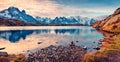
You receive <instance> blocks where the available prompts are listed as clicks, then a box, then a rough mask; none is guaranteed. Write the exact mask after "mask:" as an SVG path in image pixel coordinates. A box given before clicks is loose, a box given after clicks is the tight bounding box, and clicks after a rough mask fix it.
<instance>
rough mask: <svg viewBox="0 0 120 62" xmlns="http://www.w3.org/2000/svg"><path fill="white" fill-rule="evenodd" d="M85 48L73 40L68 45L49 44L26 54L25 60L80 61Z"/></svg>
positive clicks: (41, 61) (34, 61)
mask: <svg viewBox="0 0 120 62" xmlns="http://www.w3.org/2000/svg"><path fill="white" fill-rule="evenodd" d="M85 54H86V50H85V49H82V48H81V47H79V46H76V45H75V44H74V43H73V42H71V44H69V45H68V46H53V45H51V46H49V47H46V48H43V49H40V50H38V51H36V52H34V53H32V52H30V54H28V56H27V59H26V62H82V61H83V58H84V55H85Z"/></svg>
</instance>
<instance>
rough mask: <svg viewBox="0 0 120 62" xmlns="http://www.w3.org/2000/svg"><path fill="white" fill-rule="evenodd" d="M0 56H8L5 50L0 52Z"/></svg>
mask: <svg viewBox="0 0 120 62" xmlns="http://www.w3.org/2000/svg"><path fill="white" fill-rule="evenodd" d="M0 56H8V53H7V52H0Z"/></svg>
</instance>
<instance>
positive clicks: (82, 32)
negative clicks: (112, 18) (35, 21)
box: [0, 26, 103, 53]
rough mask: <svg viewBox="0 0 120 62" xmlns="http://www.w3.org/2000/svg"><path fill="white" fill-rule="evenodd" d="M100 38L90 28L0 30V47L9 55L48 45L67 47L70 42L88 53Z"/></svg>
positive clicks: (46, 27) (15, 28)
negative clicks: (86, 49) (86, 48)
mask: <svg viewBox="0 0 120 62" xmlns="http://www.w3.org/2000/svg"><path fill="white" fill-rule="evenodd" d="M102 38H103V35H102V34H101V33H99V32H98V31H96V30H95V29H94V28H92V27H90V26H41V27H38V26H37V27H35V26H33V27H1V28H0V47H6V49H5V50H3V51H7V52H9V53H21V52H25V51H26V50H32V49H36V48H44V47H48V46H50V45H67V44H69V43H70V42H71V41H73V42H74V43H75V44H76V45H78V46H81V47H82V46H87V47H88V51H93V49H92V47H93V46H96V45H98V41H99V40H100V39H102ZM38 42H40V43H41V44H38ZM13 50H14V51H13Z"/></svg>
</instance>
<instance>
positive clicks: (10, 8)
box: [8, 6, 20, 11]
mask: <svg viewBox="0 0 120 62" xmlns="http://www.w3.org/2000/svg"><path fill="white" fill-rule="evenodd" d="M8 10H9V11H20V10H19V9H18V8H17V7H13V6H11V7H9V8H8Z"/></svg>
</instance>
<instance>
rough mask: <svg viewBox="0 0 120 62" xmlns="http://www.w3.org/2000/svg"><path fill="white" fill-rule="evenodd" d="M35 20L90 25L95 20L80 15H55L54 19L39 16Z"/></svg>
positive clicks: (45, 22)
mask: <svg viewBox="0 0 120 62" xmlns="http://www.w3.org/2000/svg"><path fill="white" fill-rule="evenodd" d="M36 20H37V21H38V22H40V23H41V24H50V25H52V24H83V25H91V24H92V23H94V22H95V20H94V19H92V18H87V17H80V16H71V17H56V18H54V19H51V18H41V17H38V16H37V17H36Z"/></svg>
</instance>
